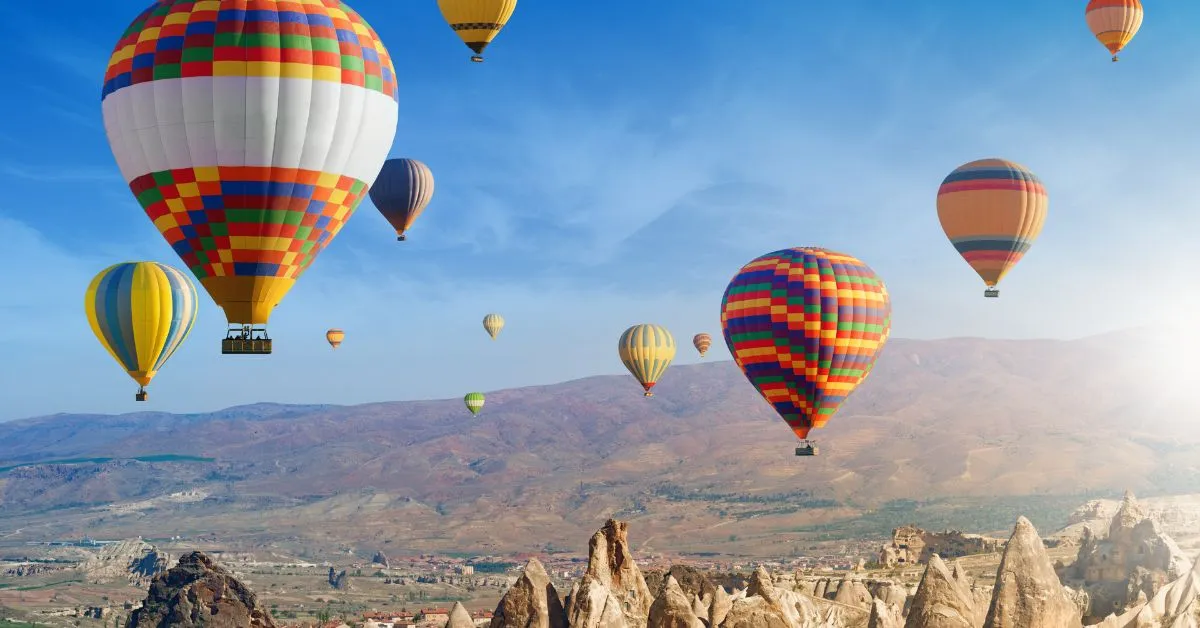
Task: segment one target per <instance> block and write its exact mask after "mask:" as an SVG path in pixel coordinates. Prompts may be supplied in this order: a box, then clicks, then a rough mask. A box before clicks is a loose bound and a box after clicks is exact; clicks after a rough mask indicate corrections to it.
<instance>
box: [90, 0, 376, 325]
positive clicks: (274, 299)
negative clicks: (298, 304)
mask: <svg viewBox="0 0 1200 628" xmlns="http://www.w3.org/2000/svg"><path fill="white" fill-rule="evenodd" d="M247 9H249V10H247ZM101 108H102V110H103V115H104V129H105V132H106V134H107V135H108V141H109V145H110V147H111V148H112V152H113V156H114V157H115V158H116V160H117V165H118V166H119V167H120V169H121V174H122V176H124V178H125V181H126V182H127V183H128V184H129V188H130V189H131V190H132V191H133V194H134V196H136V197H137V200H138V202H139V203H140V204H141V205H142V208H143V209H144V210H145V212H146V215H147V216H148V217H149V218H150V220H152V221H153V222H154V226H155V227H156V228H157V229H158V230H159V232H160V233H161V234H162V235H163V237H164V238H165V239H166V240H167V243H168V244H170V245H171V248H173V249H174V250H175V253H176V254H177V255H179V257H180V259H182V260H183V262H184V264H186V265H187V267H188V269H189V270H191V272H192V273H193V274H194V275H195V276H196V277H197V278H198V279H199V280H200V284H201V285H202V286H203V287H204V289H205V290H206V291H207V292H208V293H209V295H210V296H211V297H212V299H213V301H215V302H216V303H217V305H219V306H221V307H222V308H223V309H224V310H225V316H226V318H227V319H228V321H229V323H230V324H239V325H265V324H266V323H267V320H268V318H269V317H270V314H271V310H272V308H274V307H275V306H276V305H277V304H278V303H279V301H280V300H281V299H282V298H283V297H284V295H285V294H287V292H288V290H290V289H291V287H292V285H293V284H294V283H295V282H296V280H297V279H298V278H299V277H300V275H301V274H302V273H303V272H304V270H305V269H307V268H308V267H309V265H311V264H312V263H313V260H314V259H316V256H317V255H318V254H319V253H320V252H321V250H323V249H324V248H325V247H326V246H327V245H328V244H329V243H330V242H331V241H332V240H333V238H334V237H335V236H336V235H337V234H338V232H339V231H340V230H341V228H342V225H344V224H345V222H346V221H347V220H348V219H349V218H350V216H351V214H353V213H354V210H355V208H356V207H357V206H358V204H359V201H361V200H362V198H363V197H364V196H365V195H366V194H367V189H368V188H369V187H370V185H371V183H372V182H373V181H374V180H375V177H376V175H378V174H379V169H380V167H381V165H382V164H383V161H384V159H385V158H386V157H387V153H388V151H389V150H390V149H391V145H392V139H393V137H394V136H395V132H396V117H397V108H396V77H395V70H394V69H393V67H392V62H391V59H390V57H389V56H388V53H387V50H386V49H385V48H384V46H383V43H382V42H380V41H379V37H378V36H377V35H376V34H375V32H374V31H373V30H372V29H371V27H370V26H369V25H367V23H366V22H365V21H363V19H362V18H361V17H359V16H358V14H357V13H355V12H354V11H353V10H351V9H350V7H348V6H347V5H345V4H344V3H341V2H334V1H332V0H323V1H320V2H312V1H306V2H285V1H276V0H249V1H248V2H247V1H246V0H241V1H237V2H234V1H229V2H220V3H217V2H213V1H211V0H210V1H201V2H196V1H194V0H159V1H158V2H154V3H153V4H151V5H150V7H149V8H147V9H146V10H144V11H143V12H142V13H141V14H140V15H138V16H137V18H136V19H134V20H133V22H132V23H131V24H130V26H129V28H128V29H126V31H125V33H124V35H122V36H121V38H120V41H118V42H117V45H116V47H115V49H114V51H113V53H112V56H111V58H110V59H109V62H108V68H107V70H106V71H105V75H104V86H103V90H102V94H101Z"/></svg>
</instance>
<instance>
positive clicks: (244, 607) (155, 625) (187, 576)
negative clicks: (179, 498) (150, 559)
mask: <svg viewBox="0 0 1200 628" xmlns="http://www.w3.org/2000/svg"><path fill="white" fill-rule="evenodd" d="M200 626H204V627H206V628H275V620H274V619H272V618H271V614H270V612H268V611H267V609H265V608H261V607H260V606H259V604H258V598H257V596H255V595H254V592H252V591H250V589H248V588H247V587H246V585H244V584H242V583H241V581H239V580H238V579H237V578H235V577H233V574H231V573H229V572H228V571H226V570H225V569H224V568H223V567H221V566H219V565H217V564H216V563H214V562H213V561H212V559H211V558H209V557H208V556H207V555H205V554H204V553H202V552H192V553H191V554H188V555H186V556H184V557H183V558H180V559H179V563H178V564H177V565H175V566H174V567H172V568H171V569H170V571H167V572H166V573H163V574H159V575H158V576H156V577H155V578H154V581H153V582H152V583H151V584H150V592H149V595H147V596H146V601H145V602H143V603H142V607H141V608H139V609H137V610H136V611H134V613H133V614H132V615H130V617H129V622H128V623H127V624H126V628H198V627H200Z"/></svg>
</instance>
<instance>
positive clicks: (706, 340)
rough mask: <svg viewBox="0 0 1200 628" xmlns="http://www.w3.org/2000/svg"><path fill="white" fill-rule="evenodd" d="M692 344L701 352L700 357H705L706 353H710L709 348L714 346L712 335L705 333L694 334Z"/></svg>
mask: <svg viewBox="0 0 1200 628" xmlns="http://www.w3.org/2000/svg"><path fill="white" fill-rule="evenodd" d="M692 346H693V347H696V351H699V352H700V357H704V354H705V353H708V348H709V347H711V346H712V336H710V335H708V334H703V333H701V334H696V335H695V336H692Z"/></svg>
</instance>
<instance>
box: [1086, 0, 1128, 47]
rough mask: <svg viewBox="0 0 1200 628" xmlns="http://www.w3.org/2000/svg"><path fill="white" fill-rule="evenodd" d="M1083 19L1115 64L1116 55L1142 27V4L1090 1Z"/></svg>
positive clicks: (1119, 0) (1123, 0) (1125, 0)
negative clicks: (1106, 49) (1109, 53)
mask: <svg viewBox="0 0 1200 628" xmlns="http://www.w3.org/2000/svg"><path fill="white" fill-rule="evenodd" d="M1084 17H1085V18H1086V19H1087V25H1088V28H1089V29H1091V31H1092V34H1093V35H1095V36H1096V39H1098V40H1100V43H1101V44H1104V47H1105V48H1108V51H1109V52H1111V53H1112V60H1113V62H1116V61H1117V60H1118V59H1117V55H1118V54H1120V52H1121V50H1122V49H1124V48H1125V46H1126V45H1128V44H1129V41H1130V40H1132V39H1133V36H1134V35H1137V32H1138V29H1140V28H1141V27H1142V3H1141V0H1091V1H1090V2H1088V5H1087V9H1086V10H1085V11H1084Z"/></svg>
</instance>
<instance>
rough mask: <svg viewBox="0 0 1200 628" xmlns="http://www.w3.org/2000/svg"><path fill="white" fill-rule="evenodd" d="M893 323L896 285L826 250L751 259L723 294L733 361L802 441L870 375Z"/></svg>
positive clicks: (793, 251)
mask: <svg viewBox="0 0 1200 628" xmlns="http://www.w3.org/2000/svg"><path fill="white" fill-rule="evenodd" d="M891 317H892V306H891V301H890V300H889V299H888V292H887V287H886V286H884V284H883V281H882V280H881V279H879V277H878V276H876V275H875V272H874V271H872V270H871V269H870V268H869V267H868V266H867V265H866V264H863V263H862V262H860V261H859V260H857V259H855V258H853V257H851V256H849V255H845V254H842V253H835V252H833V251H829V250H826V249H820V248H808V247H805V248H794V249H784V250H782V251H775V252H773V253H767V254H766V255H763V256H762V257H759V258H757V259H755V260H753V261H751V262H750V263H749V264H746V265H745V266H743V267H742V269H741V271H739V272H738V274H737V275H735V276H734V278H733V280H732V281H730V282H729V287H727V288H726V289H725V295H724V296H723V297H722V298H721V325H722V328H723V330H724V334H725V344H726V345H728V347H729V351H730V352H731V353H733V359H734V361H735V362H737V365H738V366H739V367H741V369H742V373H744V374H745V375H746V379H748V380H750V383H751V384H753V385H754V387H755V388H757V389H758V392H759V393H760V394H761V395H762V396H763V398H764V399H766V400H767V402H768V403H770V404H771V406H772V407H774V408H775V411H776V412H778V413H779V416H780V417H782V418H783V420H784V421H786V422H787V424H788V426H789V427H791V428H792V431H793V432H795V433H796V436H798V437H800V438H801V439H804V438H807V437H808V432H809V430H811V429H813V428H818V427H823V426H824V425H825V423H826V422H827V421H829V419H830V418H831V417H832V416H833V415H834V413H836V412H837V410H838V408H839V407H841V405H842V403H843V402H844V401H845V400H846V397H847V396H849V395H850V393H851V392H852V391H853V390H854V389H855V387H857V386H858V385H859V384H861V383H862V381H863V380H864V379H866V377H867V374H868V373H870V372H871V368H872V367H873V366H874V365H875V359H876V358H877V357H878V355H879V351H880V349H882V348H883V345H884V343H886V342H887V338H888V333H889V332H890V331H891Z"/></svg>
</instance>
